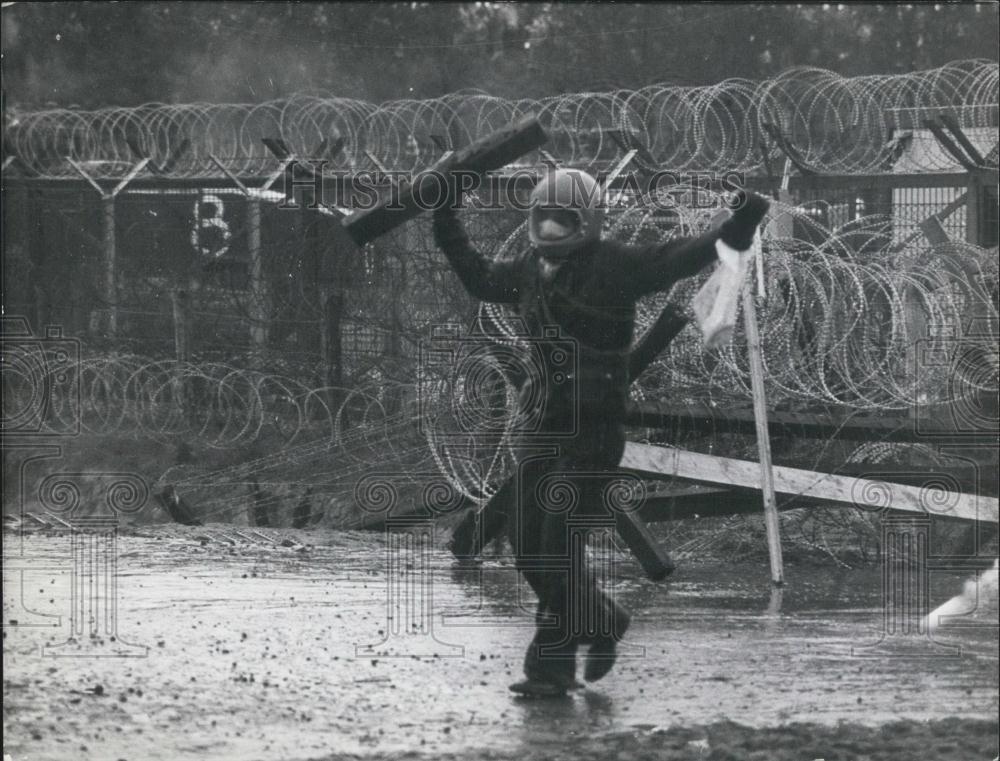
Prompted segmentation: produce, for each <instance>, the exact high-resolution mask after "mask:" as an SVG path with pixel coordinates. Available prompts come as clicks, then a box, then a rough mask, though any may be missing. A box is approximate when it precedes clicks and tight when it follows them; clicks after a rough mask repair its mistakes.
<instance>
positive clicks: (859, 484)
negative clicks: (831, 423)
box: [621, 442, 1000, 523]
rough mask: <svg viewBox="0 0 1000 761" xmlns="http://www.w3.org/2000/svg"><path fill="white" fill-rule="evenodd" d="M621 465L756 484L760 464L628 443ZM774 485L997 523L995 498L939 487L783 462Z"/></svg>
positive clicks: (815, 495) (795, 491)
mask: <svg viewBox="0 0 1000 761" xmlns="http://www.w3.org/2000/svg"><path fill="white" fill-rule="evenodd" d="M621 467H623V468H627V469H631V470H635V471H638V472H640V473H652V474H657V475H661V476H673V477H676V478H685V479H689V480H692V481H700V482H704V483H712V484H721V485H725V486H733V487H739V488H749V489H760V488H761V474H760V466H759V465H758V464H757V463H755V462H749V461H747V460H734V459H731V458H728V457H716V456H714V455H707V454H701V453H699V452H689V451H687V450H685V449H675V448H666V447H657V446H652V445H650V444H637V443H634V442H629V443H627V444H626V445H625V456H624V457H623V458H622V462H621ZM774 488H775V491H777V492H779V493H781V494H794V495H802V496H805V497H810V498H814V499H820V500H823V501H826V502H836V503H841V504H848V505H856V506H858V507H869V508H876V509H883V508H891V509H893V510H902V511H904V512H912V513H921V514H928V515H940V516H943V517H950V518H964V519H967V520H981V521H989V522H991V523H996V522H997V514H998V512H1000V510H998V500H997V498H996V497H981V496H976V495H974V494H957V493H954V492H947V491H944V490H942V489H925V488H917V487H913V486H905V485H903V484H892V483H888V482H885V481H869V480H865V479H860V478H852V477H850V476H836V475H831V474H829V473H817V472H816V471H811V470H800V469H798V468H788V467H783V466H775V467H774Z"/></svg>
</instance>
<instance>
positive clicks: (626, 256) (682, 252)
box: [613, 190, 770, 298]
mask: <svg viewBox="0 0 1000 761" xmlns="http://www.w3.org/2000/svg"><path fill="white" fill-rule="evenodd" d="M769 206H770V204H769V203H768V201H767V199H765V198H763V197H762V196H759V195H757V194H756V193H748V192H746V191H742V190H741V191H738V193H737V196H736V199H735V203H734V207H735V208H734V211H733V215H732V216H731V217H730V218H729V219H727V220H726V221H725V222H723V223H722V225H721V226H720V227H718V228H717V229H714V230H710V231H709V232H707V233H703V234H702V235H698V236H694V237H688V238H674V239H673V240H669V241H667V242H666V243H662V244H653V245H649V246H622V247H621V249H620V250H619V251H618V252H616V253H617V254H618V256H616V257H615V258H616V259H618V262H616V263H615V264H614V265H613V266H614V267H615V270H616V273H617V274H618V276H619V277H621V278H623V279H624V283H623V284H622V286H623V288H624V289H625V290H626V291H627V292H628V293H629V295H630V296H632V297H633V298H638V297H639V296H644V295H645V294H647V293H653V292H656V291H666V290H669V288H670V287H671V286H672V285H673V284H674V283H676V282H677V281H678V280H681V279H683V278H686V277H691V276H692V275H696V274H698V272H700V271H701V270H702V269H704V268H705V267H707V266H708V265H709V264H711V263H712V262H714V261H715V260H716V256H717V254H716V250H715V242H716V241H717V240H720V239H721V240H722V242H723V243H725V244H726V245H728V246H730V247H731V248H734V249H736V250H737V251H746V250H747V249H749V248H750V245H751V243H752V242H753V235H754V232H755V231H756V229H757V225H759V224H760V222H761V220H762V219H763V218H764V215H765V214H766V213H767V210H768V207H769Z"/></svg>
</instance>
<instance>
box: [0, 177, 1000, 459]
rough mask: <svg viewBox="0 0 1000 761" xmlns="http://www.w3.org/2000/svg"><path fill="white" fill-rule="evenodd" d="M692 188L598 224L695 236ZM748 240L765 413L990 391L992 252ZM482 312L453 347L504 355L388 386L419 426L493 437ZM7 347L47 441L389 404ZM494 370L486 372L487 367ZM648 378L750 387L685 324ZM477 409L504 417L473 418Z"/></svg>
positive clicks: (203, 366) (807, 221) (205, 370)
mask: <svg viewBox="0 0 1000 761" xmlns="http://www.w3.org/2000/svg"><path fill="white" fill-rule="evenodd" d="M671 192H673V193H678V192H680V191H678V190H677V189H674V190H672V191H671ZM699 192H700V193H701V194H702V201H703V202H704V201H705V200H706V199H708V200H709V201H711V203H708V204H704V205H703V206H702V207H701V208H692V207H689V206H685V205H683V204H681V203H676V199H674V200H671V199H670V198H668V197H667V194H666V193H664V195H663V197H661V198H659V199H658V203H657V204H656V205H658V206H660V207H661V208H671V209H672V210H673V211H672V212H671V213H663V212H656V213H654V212H653V211H652V210H651V209H650V208H646V207H636V208H632V209H628V210H625V211H623V212H620V213H618V214H616V215H613V216H612V217H611V218H610V220H609V222H608V224H607V227H608V229H607V231H606V235H608V236H610V237H614V238H617V239H619V240H623V241H626V242H639V241H641V242H649V241H651V240H663V239H666V237H668V236H669V235H674V234H678V233H680V234H694V233H697V232H700V231H702V230H704V229H706V228H707V227H708V225H709V221H710V219H711V218H712V216H713V214H714V212H715V211H717V210H718V208H720V207H721V203H722V201H721V199H720V198H719V197H718V196H712V195H711V194H706V191H704V190H700V191H699ZM671 204H673V205H671ZM779 218H786V219H791V220H792V221H793V222H794V224H793V225H788V226H786V227H785V228H784V229H791V228H795V229H802V227H800V226H805V227H806V228H807V231H808V232H809V233H810V234H808V235H805V236H801V235H800V236H799V237H798V238H792V237H779V235H780V228H779V227H778V225H777V224H772V223H771V221H772V220H778V219H779ZM762 229H763V230H764V234H763V255H762V258H763V271H764V283H763V287H764V291H765V293H766V298H764V299H761V300H759V301H758V303H757V311H758V314H757V317H758V321H759V325H760V331H761V336H762V338H763V360H764V366H765V372H766V381H767V386H768V399H769V402H770V403H771V404H774V405H787V404H800V405H809V404H821V405H836V406H842V407H847V408H850V409H853V410H868V411H880V410H904V409H908V408H910V407H912V406H913V405H916V404H934V403H944V402H955V401H956V400H958V399H960V398H962V397H964V396H968V395H972V394H977V393H983V392H995V391H996V389H997V368H996V364H997V335H998V333H997V279H998V278H997V266H998V265H997V261H996V258H995V256H994V255H993V254H992V253H991V252H988V251H985V250H983V249H980V248H978V247H976V246H973V245H970V244H965V243H960V242H951V243H948V244H946V245H921V244H919V243H911V244H909V245H907V246H906V247H904V248H902V249H899V248H898V246H896V245H895V244H894V242H893V238H892V234H891V226H890V220H889V219H887V218H885V217H880V216H874V217H864V218H860V219H857V220H853V221H851V222H849V223H847V224H845V225H843V226H841V227H838V228H835V229H825V228H823V227H822V226H821V225H820V224H819V223H817V222H816V221H815V220H814V219H813V218H812V217H810V216H809V215H808V214H807V213H806V212H805V211H802V210H800V209H798V208H796V207H791V206H786V205H784V204H781V203H777V202H775V203H773V204H772V207H771V211H770V213H769V216H768V219H767V220H765V223H764V226H763V228H762ZM806 238H808V240H806ZM527 245H528V241H527V236H526V233H525V230H524V227H523V225H522V226H521V227H518V228H516V229H515V230H514V232H513V233H509V234H506V235H504V236H503V237H502V238H500V239H499V240H498V243H497V247H496V250H495V252H494V253H495V255H497V256H512V255H514V254H515V253H516V252H518V251H519V250H521V249H523V248H525V247H527ZM707 276H708V275H707V273H705V274H703V275H701V276H700V277H698V278H692V279H689V280H686V281H683V282H681V283H680V284H678V286H676V287H675V288H674V290H673V292H672V293H670V294H660V295H656V296H651V297H648V298H646V299H644V300H643V301H642V302H641V303H640V305H639V310H638V334H639V335H641V334H642V333H643V332H644V331H645V330H646V329H647V328H648V327H649V325H650V324H651V323H652V321H653V320H654V319H655V317H656V315H657V314H659V311H660V310H661V309H662V307H663V306H664V305H665V304H666V303H667V301H671V302H674V303H675V304H678V305H680V306H686V305H687V304H689V303H690V300H691V298H692V297H693V294H694V293H695V291H696V290H697V288H698V287H699V286H700V284H701V283H702V282H703V281H704V278H706V277H707ZM755 287H756V286H755ZM482 310H483V315H484V322H489V323H490V324H492V325H493V326H494V327H495V328H496V329H495V330H490V331H487V333H486V334H484V335H483V336H477V337H472V338H470V339H469V344H468V347H473V348H475V347H480V346H481V345H482V343H483V342H484V341H488V342H492V343H494V344H497V345H503V346H504V347H505V351H504V352H503V353H502V354H501V355H497V354H496V353H493V354H488V353H487V354H483V353H481V352H480V353H478V354H477V353H474V352H472V349H471V348H470V349H469V351H470V352H472V353H470V355H469V360H470V361H469V362H466V363H465V364H462V363H461V362H458V361H457V360H456V364H455V365H454V367H452V368H451V369H450V372H451V375H448V374H447V373H445V374H444V375H442V374H441V373H440V372H437V371H435V372H437V374H434V373H433V372H430V371H429V368H428V367H427V366H423V365H420V362H419V361H417V360H414V361H415V362H417V364H418V367H417V368H416V376H411V378H410V379H406V378H403V385H407V384H416V386H417V389H416V391H414V389H412V388H410V389H409V390H407V391H405V392H400V393H401V394H402V395H403V396H406V397H407V398H411V399H412V398H414V397H419V399H420V401H421V409H420V410H419V414H420V415H421V416H424V417H425V418H426V420H425V422H426V421H427V420H431V421H432V420H435V419H437V418H441V419H442V420H444V419H445V416H448V415H450V416H452V417H455V416H458V417H462V416H464V418H463V419H466V420H472V421H473V423H472V424H470V425H472V427H473V428H477V426H479V424H478V423H475V421H476V420H481V421H487V423H488V425H487V423H484V426H486V427H482V426H480V427H478V428H477V430H480V431H481V432H487V428H489V431H490V432H492V433H494V434H496V435H500V436H501V437H502V435H503V433H504V431H505V430H506V429H505V428H504V426H505V425H506V423H504V422H503V421H504V420H505V418H504V415H508V414H511V413H512V411H513V410H514V409H515V408H516V392H515V390H513V389H503V388H499V387H497V388H493V389H492V390H487V389H480V388H477V384H478V383H480V380H479V379H480V376H481V377H482V378H483V379H484V381H483V382H486V380H488V381H489V382H490V383H494V384H495V383H497V378H502V377H505V376H504V374H503V372H502V371H503V370H504V369H505V368H503V367H502V366H501V365H502V364H503V363H504V362H506V363H508V364H509V363H514V364H517V362H519V361H521V360H520V359H518V351H519V347H520V348H523V346H524V343H525V339H524V337H523V336H522V335H521V333H520V332H519V331H520V330H522V329H521V328H519V327H518V326H516V325H515V324H514V323H512V322H511V314H510V313H508V312H507V311H506V309H505V308H502V307H499V306H496V305H484V306H483V307H482ZM29 349H30V351H34V349H31V348H30V347H29ZM29 349H24V351H29ZM17 351H21V350H20V349H17V345H12V346H11V348H5V351H4V356H5V368H4V379H5V391H4V393H5V409H16V408H17V407H18V404H20V405H21V407H25V408H26V407H30V405H31V404H37V403H38V400H37V399H36V397H37V396H38V393H39V392H38V389H40V388H42V389H48V391H47V392H46V393H48V394H49V396H50V399H49V401H48V404H47V405H46V409H47V412H46V415H47V418H46V419H47V420H48V422H47V423H46V425H48V426H49V427H50V428H51V430H52V431H53V432H60V431H65V430H71V429H72V427H73V426H74V425H76V423H77V421H78V422H79V425H80V427H81V428H82V430H84V431H87V432H90V433H94V434H119V435H130V436H131V435H135V436H143V437H152V438H160V437H186V438H189V439H194V440H197V441H200V442H204V443H206V444H209V445H211V446H218V447H236V446H243V445H245V444H247V443H249V442H252V441H255V440H257V439H258V438H259V437H260V436H261V434H262V431H264V430H265V429H267V430H269V431H270V430H273V431H275V432H276V433H279V434H280V436H281V438H282V439H283V440H284V441H285V442H286V443H287V444H288V445H292V444H295V443H296V442H298V441H300V440H301V439H302V438H303V437H305V438H309V439H311V438H315V437H317V436H322V437H326V438H332V439H334V440H336V439H337V438H338V436H339V435H340V430H341V428H342V427H343V425H344V423H343V420H344V418H345V412H347V411H352V415H353V417H354V419H355V422H353V423H351V425H352V427H356V421H357V420H358V419H361V418H362V417H363V416H362V415H361V414H360V413H359V412H357V410H359V409H362V410H368V412H366V413H365V414H366V415H368V416H371V414H372V411H373V410H375V409H377V407H378V405H380V404H382V403H383V402H382V400H383V399H385V398H386V396H387V394H392V393H396V391H395V390H393V389H392V388H391V384H387V383H385V382H382V381H379V382H378V383H375V384H374V385H372V386H371V387H368V388H361V389H359V388H353V389H352V388H326V387H317V386H316V385H315V383H314V382H313V383H308V382H306V381H303V380H300V379H296V378H295V377H290V376H288V375H285V374H280V373H267V372H262V371H257V370H251V369H247V368H246V367H239V366H234V365H231V364H225V363H221V362H220V363H209V362H199V363H188V362H179V361H175V360H153V359H150V358H148V357H141V356H131V355H121V354H116V355H102V356H96V357H87V358H83V359H82V360H81V361H80V362H79V363H77V364H75V365H73V366H72V367H70V368H69V369H68V370H67V369H66V368H64V367H62V366H61V365H60V366H58V369H52V370H51V373H53V374H54V375H53V376H52V377H49V376H47V375H46V372H49V371H48V370H47V369H46V368H47V367H48V365H47V364H46V362H45V361H44V359H37V361H36V360H33V359H32V357H31V356H28V355H27V354H25V356H24V357H22V359H23V360H24V361H17V359H18V355H17ZM497 356H500V357H501V359H497ZM397 361H398V360H397ZM490 363H492V364H490ZM53 367H54V368H55V366H53ZM455 367H458V368H461V370H460V372H459V371H456V370H455ZM491 368H492V369H494V370H497V371H501V372H499V375H498V374H497V373H492V374H490V373H489V372H486V371H487V370H489V369H491ZM411 371H412V370H411ZM456 373H457V374H456ZM55 374H57V375H58V376H59V377H58V379H57V378H56V377H55ZM396 377H399V376H398V375H397V376H396ZM649 377H653V378H655V379H656V380H655V383H654V384H653V385H650V384H649V383H645V384H643V385H642V389H643V391H642V392H643V393H644V394H646V395H648V396H652V397H654V398H656V397H659V398H668V397H670V398H674V399H676V398H689V399H702V400H704V399H705V398H706V397H710V398H711V399H712V400H714V401H716V402H719V403H740V402H743V401H746V400H747V399H749V398H750V385H749V384H750V382H749V372H748V362H747V351H746V345H745V341H744V338H743V336H742V332H741V331H739V330H737V332H736V335H735V338H734V340H733V342H732V343H731V345H729V346H728V347H726V348H725V349H723V350H721V351H716V352H708V351H705V350H704V349H703V347H702V345H701V339H700V336H699V334H698V332H697V329H696V328H695V326H693V325H692V326H689V327H688V328H686V329H685V330H684V331H682V333H681V334H680V335H679V336H678V337H677V338H676V339H675V340H674V342H673V344H672V345H671V346H670V348H669V350H668V351H667V352H666V353H664V355H663V356H662V357H660V358H659V359H658V360H657V361H656V363H654V365H653V369H652V371H651V372H650V374H649ZM373 383H374V382H373ZM459 392H460V393H459ZM32 399H35V401H32ZM19 400H20V401H19ZM490 404H494V405H496V404H499V405H500V408H502V410H504V411H503V412H499V413H498V412H496V411H495V410H494V411H491V410H489V409H486V407H487V406H488V405H490ZM480 408H482V409H480ZM381 417H384V414H380V415H377V416H376V419H381ZM498 421H499V422H498ZM425 427H428V426H425ZM429 427H433V426H432V425H431V426H429ZM376 439H377V443H375V444H373V446H375V447H376V448H378V447H383V448H384V446H385V445H386V443H385V442H386V440H385V439H384V438H383V437H379V436H376Z"/></svg>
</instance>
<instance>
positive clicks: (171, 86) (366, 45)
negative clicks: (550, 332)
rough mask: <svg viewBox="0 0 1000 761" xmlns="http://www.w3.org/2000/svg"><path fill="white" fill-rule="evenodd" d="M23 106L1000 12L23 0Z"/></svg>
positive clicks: (935, 41)
mask: <svg viewBox="0 0 1000 761" xmlns="http://www.w3.org/2000/svg"><path fill="white" fill-rule="evenodd" d="M2 13H3V38H2V41H3V42H2V44H3V72H4V89H5V95H6V100H7V103H8V105H10V106H13V107H15V108H24V109H29V108H30V109H35V108H41V107H45V106H46V105H58V106H80V107H84V108H94V107H98V106H105V105H137V104H139V103H143V102H148V101H165V102H191V101H199V100H201V101H214V102H232V101H242V102H255V101H262V100H268V99H272V98H279V97H286V96H289V95H291V94H293V93H295V92H303V91H306V92H325V93H329V94H333V95H337V96H340V97H353V98H358V99H363V100H369V101H382V100H388V99H397V98H427V97H434V96H438V95H441V94H443V93H446V92H451V91H455V90H459V89H463V88H476V89H481V90H485V91H487V92H490V93H493V94H496V95H501V96H505V97H537V96H541V95H551V94H555V93H560V92H573V91H580V90H605V89H615V88H638V87H642V86H645V85H649V84H653V83H657V82H672V83H677V84H689V85H695V84H710V83H714V82H718V81H720V80H723V79H726V78H730V77H745V78H750V79H759V78H764V77H769V76H774V75H775V74H777V73H779V72H781V71H783V70H785V69H787V68H789V67H791V66H803V65H805V66H816V67H821V68H828V69H831V70H833V71H836V72H838V73H841V74H844V75H857V74H877V73H899V72H906V71H913V70H917V69H925V68H931V67H934V66H939V65H941V64H943V63H946V62H948V61H951V60H956V59H961V58H976V57H978V58H989V59H996V57H997V37H998V34H1000V30H998V18H1000V11H998V6H997V5H996V4H968V3H963V4H956V3H941V4H932V3H914V4H898V3H892V4H881V5H868V4H864V5H860V4H854V3H851V4H843V5H838V4H824V5H815V4H796V5H793V4H750V3H738V4H732V5H729V4H715V3H713V4H701V3H690V4H666V3H640V4H617V3H615V4H610V3H608V4H602V3H596V4H595V3H428V2H422V3H418V2H410V3H330V4H317V3H301V4H300V3H230V2H219V3H216V2H213V3H177V2H156V3H152V2H149V3H106V2H101V3H75V2H74V3H14V4H12V5H8V6H7V7H5V8H3V11H2Z"/></svg>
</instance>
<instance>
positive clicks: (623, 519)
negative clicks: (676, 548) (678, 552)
mask: <svg viewBox="0 0 1000 761" xmlns="http://www.w3.org/2000/svg"><path fill="white" fill-rule="evenodd" d="M615 529H616V530H617V531H618V535H619V536H621V538H622V540H623V541H624V542H625V544H627V545H628V548H629V549H630V550H631V551H632V554H633V555H635V559H636V560H638V561H639V565H640V566H642V570H643V571H644V572H645V573H646V575H647V576H648V577H649V578H650V579H652V580H653V581H663V579H665V578H667V576H669V575H670V574H671V573H673V572H674V568H675V566H674V561H673V560H672V559H671V557H670V555H669V554H668V553H667V551H666V550H664V549H663V548H662V547H661V546H660V545H659V543H658V542H657V541H656V537H654V536H653V535H652V533H650V531H649V528H648V527H647V526H646V524H645V522H643V519H642V518H640V517H639V516H637V515H633V514H632V513H626V512H621V511H619V512H616V513H615Z"/></svg>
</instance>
